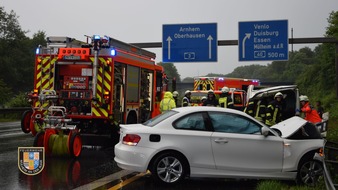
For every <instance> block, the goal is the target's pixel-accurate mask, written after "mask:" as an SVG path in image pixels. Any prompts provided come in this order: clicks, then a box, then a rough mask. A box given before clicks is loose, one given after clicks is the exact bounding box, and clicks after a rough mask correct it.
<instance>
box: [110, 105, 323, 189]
mask: <svg viewBox="0 0 338 190" xmlns="http://www.w3.org/2000/svg"><path fill="white" fill-rule="evenodd" d="M120 126H121V129H120V141H119V143H118V144H116V145H115V158H114V159H115V161H116V162H117V164H118V166H119V167H120V168H122V169H126V170H132V171H137V172H146V171H147V170H149V171H150V172H151V175H152V177H153V178H154V179H155V180H156V181H158V182H161V183H165V184H175V183H178V182H180V181H181V180H183V179H184V178H185V177H206V178H210V177H211V178H247V179H249V178H254V179H280V180H297V181H298V182H300V183H303V184H307V185H314V184H315V183H316V182H317V181H318V178H319V176H321V175H322V174H323V167H322V163H321V162H320V161H318V160H316V159H314V156H315V154H316V155H320V154H321V153H322V152H321V151H322V149H323V146H324V139H323V138H322V137H321V135H320V133H319V132H318V130H317V129H316V127H315V126H314V125H313V124H311V123H309V122H307V121H306V120H304V119H302V118H300V117H297V116H294V117H292V118H290V119H288V120H285V121H283V122H280V123H278V124H276V125H274V126H272V127H271V128H269V127H267V126H266V125H264V124H262V123H260V122H259V121H257V120H255V119H254V118H252V117H251V116H249V115H247V114H245V113H243V112H241V111H237V110H233V109H226V108H219V107H204V106H195V107H184V108H176V109H173V110H171V111H168V112H165V113H163V114H161V115H159V116H157V117H155V118H153V119H150V120H148V121H147V122H145V123H143V124H128V125H120Z"/></svg>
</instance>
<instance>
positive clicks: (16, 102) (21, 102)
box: [5, 92, 30, 108]
mask: <svg viewBox="0 0 338 190" xmlns="http://www.w3.org/2000/svg"><path fill="white" fill-rule="evenodd" d="M26 98H27V95H26V94H25V93H22V92H21V93H19V94H18V95H16V96H15V97H14V98H12V99H11V100H10V101H9V102H7V103H6V104H5V106H6V107H9V108H13V107H30V105H29V103H28V101H27V99H26Z"/></svg>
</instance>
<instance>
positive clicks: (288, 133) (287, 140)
mask: <svg viewBox="0 0 338 190" xmlns="http://www.w3.org/2000/svg"><path fill="white" fill-rule="evenodd" d="M271 129H273V130H274V131H276V132H277V133H279V134H280V136H281V137H282V138H283V139H284V163H283V171H284V172H293V171H297V181H298V182H300V183H304V184H307V185H310V186H313V185H315V184H316V183H317V182H318V179H319V177H320V176H322V174H323V164H322V162H321V161H320V160H321V159H318V156H321V157H323V154H322V152H323V147H324V144H325V140H324V139H323V138H322V136H321V134H320V132H319V131H318V129H317V128H316V127H315V125H313V124H312V123H310V122H308V121H306V120H304V119H302V118H300V117H298V116H294V117H292V118H290V119H288V120H285V121H283V122H280V123H278V124H276V125H274V126H272V127H271ZM315 156H316V159H315Z"/></svg>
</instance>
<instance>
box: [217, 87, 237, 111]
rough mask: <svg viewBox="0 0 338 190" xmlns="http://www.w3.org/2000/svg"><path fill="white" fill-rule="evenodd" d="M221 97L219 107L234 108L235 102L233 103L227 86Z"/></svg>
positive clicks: (223, 89) (222, 90)
mask: <svg viewBox="0 0 338 190" xmlns="http://www.w3.org/2000/svg"><path fill="white" fill-rule="evenodd" d="M221 92H222V93H221V95H220V98H219V99H218V105H219V106H220V107H221V108H234V102H233V101H232V98H231V97H230V95H229V92H230V89H229V88H228V87H226V86H224V87H223V88H222V89H221Z"/></svg>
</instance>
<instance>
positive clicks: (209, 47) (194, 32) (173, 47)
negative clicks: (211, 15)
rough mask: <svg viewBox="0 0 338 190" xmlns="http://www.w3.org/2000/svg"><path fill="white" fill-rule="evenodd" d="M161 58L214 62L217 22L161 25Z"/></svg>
mask: <svg viewBox="0 0 338 190" xmlns="http://www.w3.org/2000/svg"><path fill="white" fill-rule="evenodd" d="M162 58H163V62H216V61H217V23H202V24H166V25H163V36H162Z"/></svg>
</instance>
